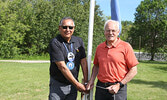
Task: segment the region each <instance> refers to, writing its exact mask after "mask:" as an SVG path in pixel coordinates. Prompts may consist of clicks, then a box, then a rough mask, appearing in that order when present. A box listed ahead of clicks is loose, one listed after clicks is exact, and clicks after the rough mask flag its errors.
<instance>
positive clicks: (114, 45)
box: [104, 38, 121, 48]
mask: <svg viewBox="0 0 167 100" xmlns="http://www.w3.org/2000/svg"><path fill="white" fill-rule="evenodd" d="M120 41H121V39H120V38H117V41H116V42H115V43H114V44H113V45H112V46H111V48H112V47H114V48H116V47H117V46H118V44H119V43H120ZM106 42H107V41H105V42H104V43H105V45H104V46H105V48H108V46H107V44H106Z"/></svg>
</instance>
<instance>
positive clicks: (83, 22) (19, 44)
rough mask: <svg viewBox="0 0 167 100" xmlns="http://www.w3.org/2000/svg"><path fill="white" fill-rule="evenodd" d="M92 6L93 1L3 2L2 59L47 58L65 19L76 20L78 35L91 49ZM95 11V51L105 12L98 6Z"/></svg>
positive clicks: (0, 16)
mask: <svg viewBox="0 0 167 100" xmlns="http://www.w3.org/2000/svg"><path fill="white" fill-rule="evenodd" d="M89 6H90V0H0V48H1V49H0V50H1V52H0V56H1V57H3V58H9V57H14V56H17V55H20V54H26V55H41V54H46V53H47V52H48V44H49V41H50V40H51V39H52V38H54V37H55V36H56V35H57V34H59V31H58V25H59V21H60V20H61V18H63V17H65V16H70V17H72V18H74V20H75V24H76V28H75V33H74V35H76V36H79V37H82V39H83V41H84V43H85V47H87V41H88V26H89ZM95 8H96V9H95V21H94V39H93V40H94V41H93V46H94V47H93V51H95V48H96V47H97V45H98V44H99V43H101V42H102V41H103V39H102V37H103V33H104V30H103V25H104V19H103V17H101V16H102V12H101V11H100V10H99V6H98V5H96V7H95ZM86 50H87V48H86Z"/></svg>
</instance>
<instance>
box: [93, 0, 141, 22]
mask: <svg viewBox="0 0 167 100" xmlns="http://www.w3.org/2000/svg"><path fill="white" fill-rule="evenodd" d="M95 1H96V4H97V5H100V9H101V10H102V11H103V14H104V15H106V16H111V8H110V0H95ZM141 1H143V0H119V7H120V16H121V20H124V21H125V20H127V21H132V22H133V21H134V18H135V16H134V13H135V12H136V8H137V6H138V5H139V4H140V2H141Z"/></svg>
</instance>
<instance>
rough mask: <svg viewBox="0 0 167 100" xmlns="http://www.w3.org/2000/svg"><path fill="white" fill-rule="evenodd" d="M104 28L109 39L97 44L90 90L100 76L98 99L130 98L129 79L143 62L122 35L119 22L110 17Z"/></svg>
mask: <svg viewBox="0 0 167 100" xmlns="http://www.w3.org/2000/svg"><path fill="white" fill-rule="evenodd" d="M104 30H105V31H104V35H105V38H106V41H105V42H103V43H101V44H99V45H98V46H97V48H96V54H95V58H94V66H93V69H92V75H91V78H90V80H89V82H88V84H87V90H89V89H92V88H93V87H94V80H95V78H96V76H97V78H98V82H97V85H96V93H95V100H126V99H127V83H128V82H129V81H130V80H131V79H132V78H133V77H134V76H135V75H136V74H137V66H136V65H137V64H138V63H139V62H138V61H137V59H136V57H135V55H134V52H133V49H132V47H131V45H130V44H129V43H127V42H124V41H122V40H121V39H120V38H118V35H119V31H120V30H119V22H117V21H114V20H108V21H106V23H105V25H104Z"/></svg>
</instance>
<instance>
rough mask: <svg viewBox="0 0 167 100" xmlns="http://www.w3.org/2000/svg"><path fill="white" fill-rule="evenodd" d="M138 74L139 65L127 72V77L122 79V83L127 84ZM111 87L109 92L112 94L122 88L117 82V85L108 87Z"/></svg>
mask: <svg viewBox="0 0 167 100" xmlns="http://www.w3.org/2000/svg"><path fill="white" fill-rule="evenodd" d="M136 74H137V66H134V67H132V68H131V69H130V70H129V72H128V73H127V74H126V76H125V78H124V79H123V80H122V81H121V83H122V84H127V83H128V82H129V81H130V80H132V79H133V77H134V76H135V75H136ZM107 89H109V92H110V93H112V94H115V93H117V92H118V90H119V89H120V84H119V83H117V84H115V85H112V86H109V87H107Z"/></svg>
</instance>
